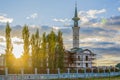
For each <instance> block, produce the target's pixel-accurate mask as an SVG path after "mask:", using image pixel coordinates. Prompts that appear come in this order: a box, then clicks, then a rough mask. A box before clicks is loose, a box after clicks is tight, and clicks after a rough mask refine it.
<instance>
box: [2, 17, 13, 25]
mask: <svg viewBox="0 0 120 80" xmlns="http://www.w3.org/2000/svg"><path fill="white" fill-rule="evenodd" d="M6 22H9V23H12V22H13V18H8V17H6V16H5V15H2V16H1V15H0V23H6Z"/></svg>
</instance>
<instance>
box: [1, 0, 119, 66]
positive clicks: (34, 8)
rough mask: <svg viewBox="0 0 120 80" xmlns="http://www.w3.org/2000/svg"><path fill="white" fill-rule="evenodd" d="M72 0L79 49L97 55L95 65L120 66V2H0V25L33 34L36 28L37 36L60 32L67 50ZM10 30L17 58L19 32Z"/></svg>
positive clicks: (16, 0) (110, 0) (6, 0)
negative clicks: (76, 22) (28, 29)
mask: <svg viewBox="0 0 120 80" xmlns="http://www.w3.org/2000/svg"><path fill="white" fill-rule="evenodd" d="M75 1H77V6H78V16H79V17H80V24H79V26H80V27H81V28H80V47H82V48H88V49H90V50H92V51H93V52H94V53H96V54H97V60H96V63H97V65H115V64H117V63H120V58H119V57H120V38H119V36H120V0H0V26H1V25H5V24H6V22H9V23H10V25H11V26H16V25H21V26H22V25H24V24H27V25H29V27H30V29H31V30H34V31H35V29H33V28H36V27H37V28H38V27H39V30H40V34H42V33H43V32H50V30H51V28H54V30H55V31H58V30H61V31H62V32H63V39H64V45H65V48H66V49H70V48H72V28H71V27H72V25H73V21H72V20H71V19H72V17H73V16H74V8H75ZM43 25H44V26H43ZM45 25H47V26H45ZM31 27H32V28H31ZM14 31H15V29H14V30H13V32H12V35H16V36H13V37H12V41H13V46H14V51H13V52H14V54H15V56H16V57H20V55H21V53H22V51H23V48H22V46H23V44H19V45H18V44H16V42H20V43H21V42H22V39H21V38H20V37H19V35H20V34H21V33H20V30H16V31H15V32H17V33H14ZM2 32H4V31H3V30H0V53H4V49H5V38H4V36H3V35H1V34H2ZM31 32H32V31H31ZM66 36H67V37H66ZM1 47H2V48H4V49H2V48H1ZM98 63H99V64H98Z"/></svg>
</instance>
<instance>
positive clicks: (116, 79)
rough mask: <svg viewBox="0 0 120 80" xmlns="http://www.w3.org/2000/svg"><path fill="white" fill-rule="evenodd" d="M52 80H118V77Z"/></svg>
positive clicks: (119, 79) (119, 78)
mask: <svg viewBox="0 0 120 80" xmlns="http://www.w3.org/2000/svg"><path fill="white" fill-rule="evenodd" d="M52 80H120V76H116V77H106V78H86V79H85V78H84V79H52Z"/></svg>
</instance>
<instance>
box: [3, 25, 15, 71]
mask: <svg viewBox="0 0 120 80" xmlns="http://www.w3.org/2000/svg"><path fill="white" fill-rule="evenodd" d="M5 33H6V34H5V38H6V50H5V52H6V54H5V62H6V67H8V68H9V69H11V68H12V67H13V65H14V62H13V61H14V58H15V57H14V55H13V53H12V50H13V46H12V42H11V36H10V33H11V28H10V25H9V23H7V25H6V30H5Z"/></svg>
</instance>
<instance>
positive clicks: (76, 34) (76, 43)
mask: <svg viewBox="0 0 120 80" xmlns="http://www.w3.org/2000/svg"><path fill="white" fill-rule="evenodd" d="M72 20H73V21H74V26H73V27H72V29H73V48H74V47H77V48H79V29H80V27H79V26H78V21H79V20H80V18H79V17H78V13H77V4H75V15H74V17H73V18H72Z"/></svg>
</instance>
